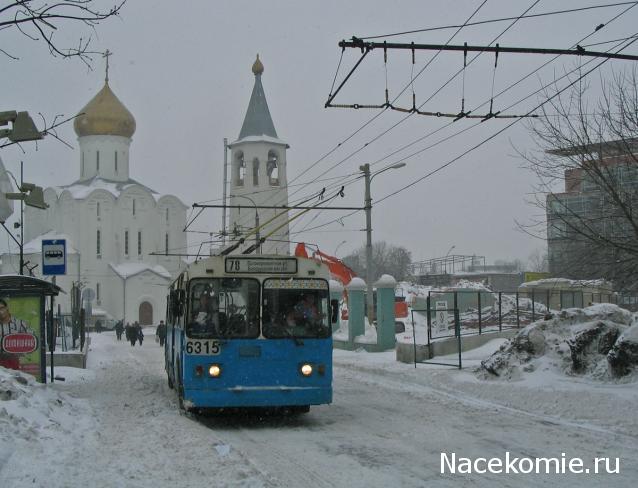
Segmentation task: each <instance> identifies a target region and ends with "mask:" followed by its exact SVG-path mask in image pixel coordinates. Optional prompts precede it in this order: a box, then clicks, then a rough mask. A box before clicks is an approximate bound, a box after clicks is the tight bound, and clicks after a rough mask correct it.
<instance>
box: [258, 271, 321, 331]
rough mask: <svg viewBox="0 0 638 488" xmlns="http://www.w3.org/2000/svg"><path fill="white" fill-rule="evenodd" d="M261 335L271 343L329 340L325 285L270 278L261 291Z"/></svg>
mask: <svg viewBox="0 0 638 488" xmlns="http://www.w3.org/2000/svg"><path fill="white" fill-rule="evenodd" d="M262 297H263V302H262V306H263V312H262V313H263V315H262V317H263V320H262V326H263V334H264V337H266V338H270V339H280V338H284V337H293V338H327V337H330V313H329V294H328V283H327V282H326V281H325V280H320V279H294V278H269V279H266V280H264V289H263V294H262Z"/></svg>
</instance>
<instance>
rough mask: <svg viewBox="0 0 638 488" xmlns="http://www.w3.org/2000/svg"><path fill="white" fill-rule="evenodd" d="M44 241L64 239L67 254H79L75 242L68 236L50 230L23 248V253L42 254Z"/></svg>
mask: <svg viewBox="0 0 638 488" xmlns="http://www.w3.org/2000/svg"><path fill="white" fill-rule="evenodd" d="M43 239H56V240H57V239H64V240H66V253H67V254H77V252H78V251H77V249H76V248H75V246H74V245H73V241H72V240H71V238H70V237H69V236H68V235H67V234H61V233H59V232H56V231H54V230H49V231H47V232H45V233H44V234H40V235H39V236H38V237H36V238H34V239H31V240H30V241H29V242H27V243H26V244H25V245H24V246H23V248H22V252H23V253H24V254H40V253H41V252H42V240H43Z"/></svg>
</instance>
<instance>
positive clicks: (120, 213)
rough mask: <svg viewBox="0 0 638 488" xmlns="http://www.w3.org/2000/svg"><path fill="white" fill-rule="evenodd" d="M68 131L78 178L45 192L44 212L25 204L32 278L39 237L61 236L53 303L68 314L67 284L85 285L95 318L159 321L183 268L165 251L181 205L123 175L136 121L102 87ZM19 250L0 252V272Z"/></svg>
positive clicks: (176, 241) (178, 230)
mask: <svg viewBox="0 0 638 488" xmlns="http://www.w3.org/2000/svg"><path fill="white" fill-rule="evenodd" d="M79 113H80V115H79V116H78V117H77V118H76V119H75V123H74V128H75V132H76V134H77V136H78V143H79V146H80V161H79V163H80V171H79V173H80V176H79V179H78V180H76V181H74V182H73V183H71V184H69V185H64V186H60V187H50V188H47V189H46V190H45V191H44V199H45V202H46V203H47V204H48V205H49V208H48V209H47V210H38V209H34V208H31V207H26V208H25V218H24V223H25V228H24V242H25V245H24V254H25V259H26V260H28V261H29V262H30V264H29V265H28V266H29V267H32V266H33V265H35V264H38V265H39V266H38V267H36V268H35V269H34V271H33V272H34V275H35V276H38V277H39V276H41V273H42V258H41V249H42V239H66V249H67V274H66V275H65V276H58V277H57V284H58V285H59V286H60V287H62V289H63V290H65V291H66V295H65V294H61V295H60V296H59V297H58V298H57V300H56V303H61V305H62V310H63V311H66V312H70V309H71V304H70V300H71V296H70V290H71V288H72V286H73V283H76V284H77V283H81V285H82V286H83V288H84V289H88V288H90V289H92V290H93V293H88V294H87V295H93V296H94V300H93V302H92V309H93V314H94V316H95V317H98V316H99V317H102V318H112V319H115V320H119V319H124V320H125V321H130V322H133V321H135V320H137V321H139V322H140V323H141V324H151V323H158V322H159V320H160V319H163V318H164V314H165V310H166V289H167V285H168V284H169V282H170V280H171V277H175V276H176V275H177V274H178V273H179V272H180V269H181V268H182V267H183V261H182V259H181V258H180V257H178V256H174V255H171V254H176V253H179V252H180V251H181V252H183V251H184V250H185V249H186V235H185V234H184V232H183V228H184V226H185V223H186V210H187V207H186V206H185V205H184V204H183V203H182V202H181V201H180V199H179V198H177V197H175V196H173V195H159V194H158V193H157V192H155V191H153V190H151V189H150V188H148V187H147V186H145V185H143V184H141V183H138V182H137V181H135V180H133V179H131V178H130V177H129V168H130V160H129V147H130V145H131V141H132V136H133V133H134V132H135V128H136V124H135V119H134V118H133V115H132V114H131V113H130V112H129V111H128V109H127V108H126V107H125V106H124V105H123V104H122V102H120V100H118V98H117V97H116V96H115V94H114V93H113V91H112V90H111V88H110V87H109V84H108V70H107V78H106V81H105V84H104V86H103V87H102V89H101V90H100V91H99V92H98V94H97V95H95V97H94V98H93V99H92V100H91V101H90V102H89V103H88V104H87V105H86V106H85V107H84V108H83V109H82V110H80V112H79ZM18 261H19V258H18V255H17V254H5V255H3V256H2V272H3V273H16V272H17V270H18V266H19V264H18Z"/></svg>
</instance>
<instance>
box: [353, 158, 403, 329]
mask: <svg viewBox="0 0 638 488" xmlns="http://www.w3.org/2000/svg"><path fill="white" fill-rule="evenodd" d="M404 166H405V163H397V164H393V165H392V166H388V167H387V168H383V169H382V170H380V171H377V172H376V173H374V174H372V175H371V174H370V164H369V163H366V164H364V165H363V166H359V169H360V170H361V171H362V172H363V177H364V179H365V184H366V193H365V211H366V282H367V290H366V301H367V309H368V321H369V322H370V324H372V320H373V317H374V296H373V293H372V276H373V274H372V197H371V196H370V183H371V182H372V179H373V178H374V177H375V176H377V175H380V174H381V173H383V172H384V171H388V170H390V169H399V168H403V167H404Z"/></svg>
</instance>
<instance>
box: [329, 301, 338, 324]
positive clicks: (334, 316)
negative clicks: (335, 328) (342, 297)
mask: <svg viewBox="0 0 638 488" xmlns="http://www.w3.org/2000/svg"><path fill="white" fill-rule="evenodd" d="M338 320H339V300H330V323H332V324H336V323H337V322H338Z"/></svg>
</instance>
